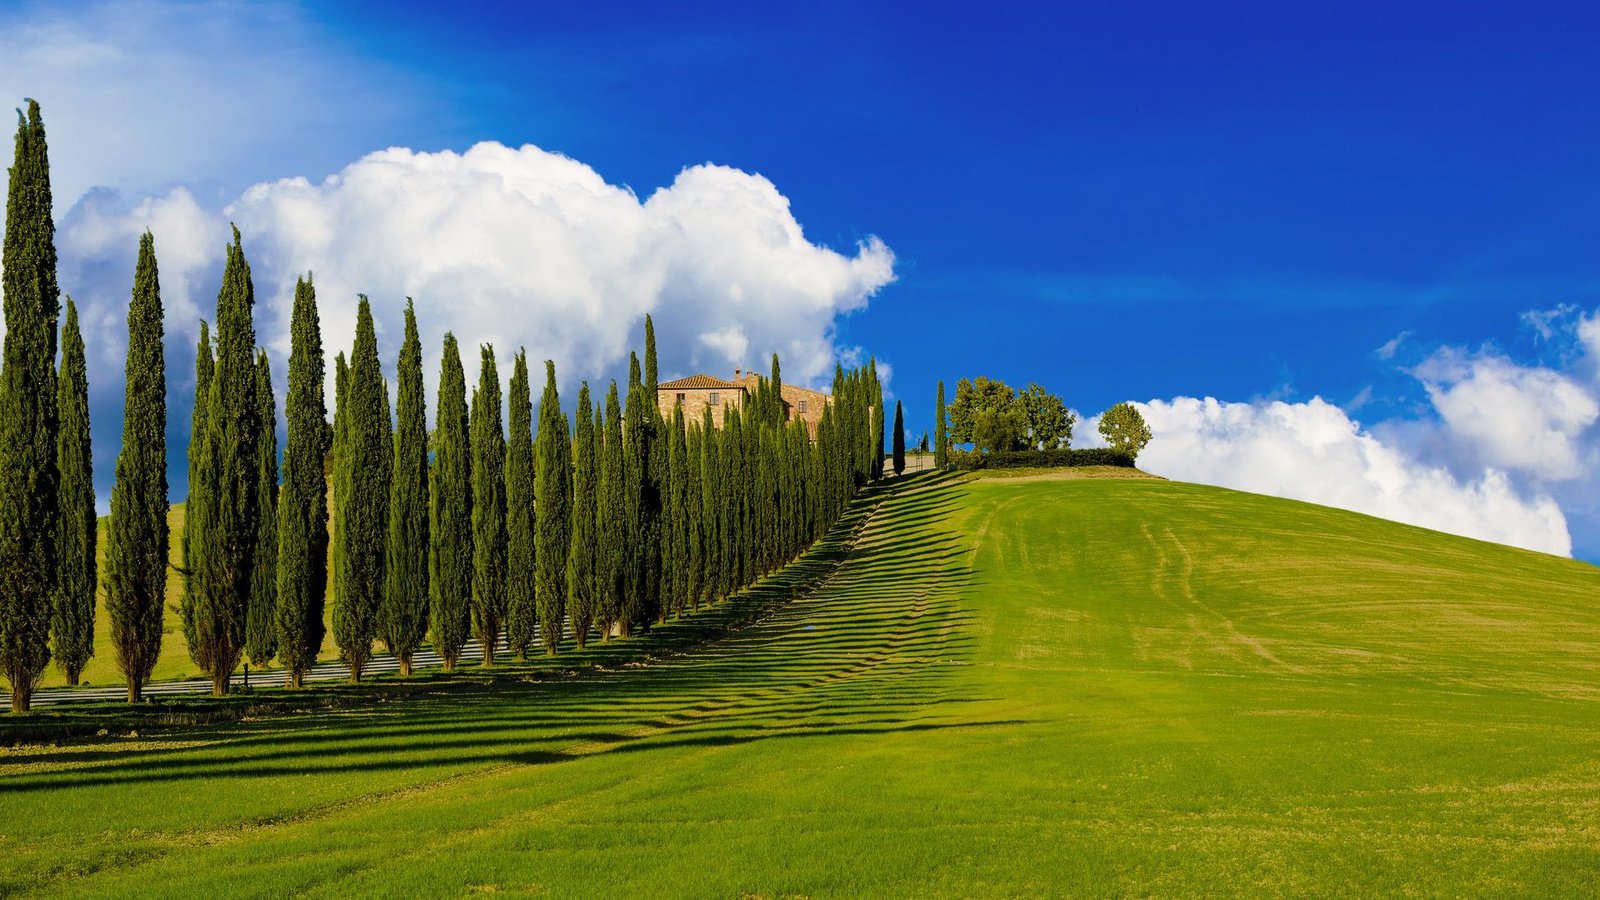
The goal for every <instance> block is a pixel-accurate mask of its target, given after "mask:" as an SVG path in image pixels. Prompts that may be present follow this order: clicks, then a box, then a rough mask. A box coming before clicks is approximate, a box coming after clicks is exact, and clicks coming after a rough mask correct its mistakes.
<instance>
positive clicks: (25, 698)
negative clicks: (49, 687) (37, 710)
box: [11, 682, 33, 716]
mask: <svg viewBox="0 0 1600 900" xmlns="http://www.w3.org/2000/svg"><path fill="white" fill-rule="evenodd" d="M32 708H33V690H32V689H31V688H30V687H29V686H28V685H26V684H22V683H20V682H12V683H11V712H12V713H14V714H16V715H19V716H25V715H27V714H28V711H29V710H30V709H32Z"/></svg>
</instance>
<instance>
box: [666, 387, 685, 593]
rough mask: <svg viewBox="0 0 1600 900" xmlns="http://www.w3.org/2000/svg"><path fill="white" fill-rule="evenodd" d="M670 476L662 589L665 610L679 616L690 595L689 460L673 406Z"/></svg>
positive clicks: (678, 411) (679, 417)
mask: <svg viewBox="0 0 1600 900" xmlns="http://www.w3.org/2000/svg"><path fill="white" fill-rule="evenodd" d="M666 437H667V440H666V444H667V473H666V474H667V477H666V480H665V485H664V487H665V491H664V494H665V499H664V500H663V502H662V504H661V506H662V517H661V523H662V528H661V538H662V553H661V593H662V598H663V600H662V606H663V607H664V608H663V614H666V613H671V614H672V615H674V616H676V615H678V614H679V613H681V612H683V609H684V607H685V606H687V605H688V602H689V601H688V595H689V572H688V568H689V546H688V544H689V523H688V518H689V491H688V488H689V461H688V447H687V443H686V435H685V434H684V423H683V407H681V406H674V407H673V408H672V420H671V421H670V422H668V423H667V435H666Z"/></svg>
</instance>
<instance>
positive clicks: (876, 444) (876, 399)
mask: <svg viewBox="0 0 1600 900" xmlns="http://www.w3.org/2000/svg"><path fill="white" fill-rule="evenodd" d="M867 385H868V389H867V401H868V402H869V403H871V404H872V433H871V434H870V435H868V444H869V445H870V446H871V448H872V477H873V478H882V477H883V457H884V453H883V424H884V421H883V419H884V412H885V410H884V408H883V383H882V382H880V381H879V380H878V360H877V358H876V357H873V358H870V359H868V360H867Z"/></svg>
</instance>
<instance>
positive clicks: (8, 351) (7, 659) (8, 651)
mask: <svg viewBox="0 0 1600 900" xmlns="http://www.w3.org/2000/svg"><path fill="white" fill-rule="evenodd" d="M18 119H19V121H18V123H17V138H16V156H15V160H14V162H13V164H12V167H11V179H10V183H9V185H8V187H7V192H6V229H5V246H4V251H3V253H0V269H4V295H5V296H4V304H5V318H6V336H5V348H4V367H3V371H0V670H3V671H4V673H5V677H6V679H7V680H8V681H10V682H11V711H12V712H15V713H25V712H27V711H28V709H29V705H30V703H31V701H32V699H33V689H34V687H35V686H37V685H38V683H39V678H40V676H42V675H43V674H44V669H45V666H46V665H47V664H48V663H49V662H50V609H51V600H52V598H53V596H54V594H55V590H56V587H55V586H56V577H57V570H56V546H55V544H56V540H57V538H58V536H59V524H58V523H59V521H60V516H61V512H60V509H59V506H58V503H59V500H60V498H59V496H58V494H57V492H56V373H55V362H56V319H57V317H58V315H59V314H60V299H59V298H60V292H59V289H58V288H57V287H56V247H55V223H54V222H53V221H52V220H51V218H50V205H51V196H50V154H49V150H48V147H47V146H46V144H45V135H44V121H43V119H42V118H41V117H40V115H39V104H38V103H36V102H34V101H32V100H29V101H28V112H27V115H26V116H22V115H21V114H20V113H19V114H18Z"/></svg>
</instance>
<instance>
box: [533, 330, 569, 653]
mask: <svg viewBox="0 0 1600 900" xmlns="http://www.w3.org/2000/svg"><path fill="white" fill-rule="evenodd" d="M538 453H539V458H538V479H539V480H538V491H539V535H538V537H539V554H538V580H537V588H538V597H539V634H540V635H541V637H542V638H543V640H544V650H545V652H546V653H548V654H552V655H553V654H554V653H555V652H556V645H557V644H558V643H560V641H561V628H562V621H563V619H564V617H565V614H566V602H567V557H568V555H569V553H570V552H571V542H572V433H571V432H570V431H568V430H567V417H566V416H565V415H563V414H562V412H561V396H560V395H559V394H558V393H557V392H556V364H555V363H554V362H552V361H550V360H548V359H547V360H545V362H544V396H543V397H541V398H540V399H539V448H538Z"/></svg>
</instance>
